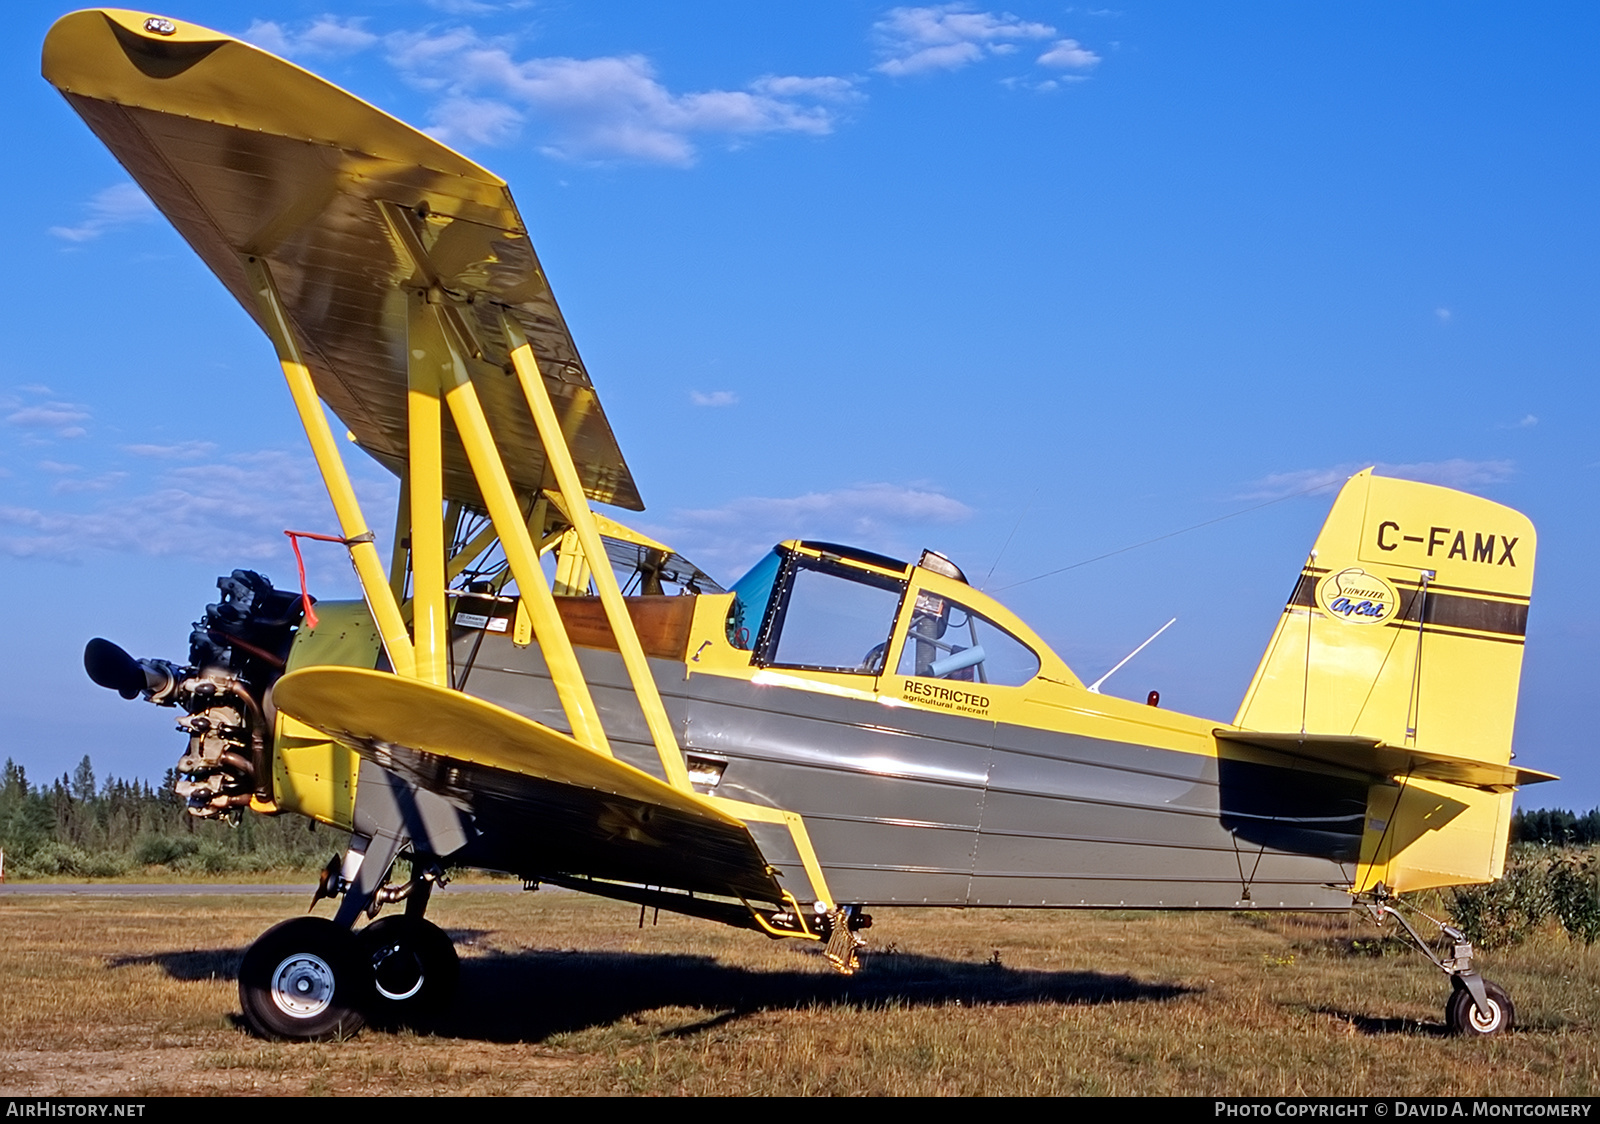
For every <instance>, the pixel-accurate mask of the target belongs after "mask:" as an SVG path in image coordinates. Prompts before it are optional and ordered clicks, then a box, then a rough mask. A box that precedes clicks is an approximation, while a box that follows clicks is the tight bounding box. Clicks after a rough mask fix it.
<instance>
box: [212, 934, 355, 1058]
mask: <svg viewBox="0 0 1600 1124" xmlns="http://www.w3.org/2000/svg"><path fill="white" fill-rule="evenodd" d="M369 981H370V975H369V973H368V971H367V969H366V965H365V964H364V963H363V961H362V958H361V953H360V950H359V949H358V948H357V947H356V939H355V937H353V936H352V935H351V934H350V932H349V930H347V929H345V928H343V927H341V926H339V925H336V924H334V923H333V922H332V921H329V920H328V919H326V918H323V917H297V918H295V919H293V920H291V921H285V922H283V923H282V924H279V925H274V926H273V927H272V928H270V929H268V930H267V931H266V932H265V933H262V934H261V936H260V937H258V938H257V939H256V942H255V944H253V945H251V946H250V948H249V950H248V951H246V952H245V954H244V961H243V963H241V964H240V965H239V1003H240V1005H241V1006H243V1008H244V1018H245V1022H246V1023H248V1024H249V1026H250V1029H251V1030H253V1031H255V1032H256V1033H257V1034H259V1035H261V1036H262V1037H264V1038H287V1039H297V1040H313V1039H323V1038H343V1037H346V1036H348V1035H351V1034H354V1033H355V1032H356V1031H358V1030H360V1029H361V1027H362V1024H363V1022H364V1021H365V1020H364V1018H363V1016H362V1010H363V1008H364V1007H365V1006H366V1005H367V1004H366V996H367V993H368V989H369V988H370V986H371V984H370V982H369Z"/></svg>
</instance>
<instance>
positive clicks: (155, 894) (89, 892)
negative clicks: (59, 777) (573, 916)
mask: <svg viewBox="0 0 1600 1124" xmlns="http://www.w3.org/2000/svg"><path fill="white" fill-rule="evenodd" d="M315 888H316V885H315V883H312V882H304V883H299V884H296V885H289V886H275V885H264V884H262V883H259V882H255V883H224V882H7V883H4V884H0V897H5V896H7V895H16V896H19V897H22V896H46V897H97V898H177V897H182V898H190V897H199V896H203V895H210V896H212V897H218V896H223V895H228V896H232V895H235V894H292V895H294V896H296V897H309V896H310V894H311V892H312V890H314V889H315ZM553 889H556V887H554V886H546V887H542V888H541V889H540V893H544V892H546V891H547V890H553ZM434 892H435V893H441V894H520V893H522V892H523V890H522V884H521V883H520V882H491V883H483V882H468V883H453V884H451V885H449V886H445V887H443V888H437V887H436V888H435V890H434Z"/></svg>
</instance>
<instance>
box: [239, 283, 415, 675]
mask: <svg viewBox="0 0 1600 1124" xmlns="http://www.w3.org/2000/svg"><path fill="white" fill-rule="evenodd" d="M241 260H242V262H243V264H244V269H245V273H246V274H247V275H248V276H249V278H250V287H251V289H253V290H254V291H255V297H256V304H257V306H258V307H259V308H260V310H261V320H262V327H264V328H265V329H266V332H267V335H268V336H270V337H271V339H272V346H273V347H274V348H275V349H276V350H277V352H278V363H279V365H280V366H281V367H282V368H283V377H284V378H285V379H287V380H288V383H289V393H290V395H291V396H292V397H293V398H294V408H295V410H296V412H297V413H299V415H300V422H301V424H302V425H304V426H305V430H306V438H307V440H309V441H310V442H311V452H312V454H313V455H314V456H315V457H316V458H317V471H318V472H320V473H321V474H322V483H323V485H324V486H325V487H326V488H327V489H328V499H329V500H330V501H332V503H333V511H334V515H335V516H337V518H338V520H339V533H340V534H342V535H343V536H344V538H345V541H346V542H347V543H349V549H350V561H351V563H352V564H353V565H354V566H355V570H356V577H357V578H359V579H360V581H361V592H362V595H363V596H365V598H366V600H367V608H369V609H371V610H372V619H373V621H374V622H375V623H376V624H377V626H378V635H379V636H381V637H382V638H383V647H384V650H385V651H387V652H388V654H389V666H391V667H393V668H394V670H395V672H396V674H399V675H404V676H407V677H412V676H415V674H416V655H415V650H414V649H413V648H412V646H411V638H410V637H409V636H407V635H406V622H405V618H404V617H403V616H401V614H400V606H399V604H398V602H397V601H396V600H395V596H394V593H393V591H392V590H391V589H390V588H389V577H388V575H387V574H385V573H384V572H383V561H382V560H381V559H380V558H379V557H378V548H377V547H376V546H375V545H374V544H373V536H372V531H371V529H370V528H369V527H368V526H367V520H366V518H365V517H364V516H363V515H362V514H361V505H360V504H359V503H357V502H356V492H355V489H354V488H353V487H351V485H350V476H349V474H348V473H346V472H345V469H344V459H343V458H342V457H341V456H340V455H339V445H338V443H337V442H336V441H335V440H334V439H333V431H332V430H331V429H330V428H329V427H328V416H327V415H326V414H325V413H323V411H322V403H321V401H320V400H319V399H318V398H317V390H316V387H314V386H313V385H312V383H311V372H310V371H309V370H308V369H307V368H306V364H305V359H304V357H302V356H301V354H300V345H299V344H297V343H296V342H295V338H294V332H293V330H292V329H291V328H290V327H289V317H288V314H287V313H286V312H285V311H284V308H283V302H282V301H280V300H279V299H278V288H277V286H276V285H274V284H273V283H272V274H271V273H270V272H268V270H267V265H266V262H264V261H262V260H261V259H260V258H258V257H255V256H253V255H244V256H243V257H242V259H241Z"/></svg>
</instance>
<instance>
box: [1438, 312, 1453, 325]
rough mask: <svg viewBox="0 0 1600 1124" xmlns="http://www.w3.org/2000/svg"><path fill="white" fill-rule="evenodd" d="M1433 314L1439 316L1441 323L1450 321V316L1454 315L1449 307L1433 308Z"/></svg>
mask: <svg viewBox="0 0 1600 1124" xmlns="http://www.w3.org/2000/svg"><path fill="white" fill-rule="evenodd" d="M1433 314H1434V315H1435V316H1437V317H1438V318H1439V323H1441V324H1448V323H1450V317H1451V315H1453V314H1452V313H1451V311H1450V310H1449V309H1448V308H1436V309H1434V310H1433Z"/></svg>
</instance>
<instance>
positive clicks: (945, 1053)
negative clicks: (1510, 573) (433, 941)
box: [0, 890, 1600, 1096]
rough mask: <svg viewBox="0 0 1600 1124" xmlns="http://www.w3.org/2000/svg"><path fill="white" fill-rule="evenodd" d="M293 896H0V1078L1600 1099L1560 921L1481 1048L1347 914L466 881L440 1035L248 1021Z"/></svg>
mask: <svg viewBox="0 0 1600 1124" xmlns="http://www.w3.org/2000/svg"><path fill="white" fill-rule="evenodd" d="M303 909H304V902H303V901H302V900H300V899H291V898H285V897H271V896H266V897H263V896H253V897H233V898H228V897H216V898H182V899H178V898H144V899H133V898H89V899H83V898H79V899H72V898H40V897H27V898H25V897H0V979H3V980H4V981H5V985H6V986H5V988H4V989H3V991H0V1093H8V1094H30V1095H38V1094H63V1095H90V1094H98V1095H130V1096H139V1095H160V1094H201V1095H207V1094H238V1095H255V1094H261V1093H268V1094H270V1093H293V1094H304V1093H310V1094H319V1093H341V1094H344V1093H363V1094H382V1093H404V1094H417V1093H445V1094H464V1093H478V1094H523V1095H527V1094H563V1093H640V1094H676V1093H690V1094H718V1093H727V1094H745V1093H761V1094H818V1093H820V1094H845V1095H851V1094H856V1095H859V1094H977V1093H993V1094H1074V1093H1080V1094H1091V1093H1092V1094H1182V1095H1211V1094H1218V1095H1223V1094H1225V1095H1277V1094H1302V1093H1303V1094H1351V1095H1380V1094H1381V1095H1402V1094H1412V1095H1418V1094H1422V1095H1474V1094H1476V1095H1499V1096H1508V1095H1527V1094H1565V1095H1595V1094H1596V1093H1600V1036H1597V1035H1596V1033H1595V1031H1596V1028H1597V1027H1600V946H1595V947H1585V946H1583V945H1581V944H1576V943H1572V942H1569V941H1568V940H1567V938H1566V937H1565V936H1564V935H1563V934H1562V933H1561V932H1560V931H1559V929H1557V930H1554V931H1550V930H1546V931H1542V932H1540V933H1538V934H1536V935H1535V936H1534V937H1533V938H1532V939H1530V940H1529V941H1528V942H1527V943H1525V944H1523V945H1521V946H1520V947H1518V948H1516V949H1513V950H1510V951H1508V952H1504V953H1498V954H1495V955H1493V956H1492V957H1490V958H1489V959H1488V960H1487V961H1486V974H1487V975H1488V976H1489V977H1490V978H1492V979H1495V980H1497V981H1498V982H1500V983H1501V984H1502V985H1504V986H1505V987H1506V989H1507V990H1508V991H1510V993H1511V996H1512V998H1513V1000H1514V1001H1515V1003H1516V1007H1517V1021H1518V1031H1517V1033H1515V1034H1513V1035H1509V1036H1505V1037H1502V1038H1499V1039H1494V1040H1489V1041H1476V1042H1473V1041H1462V1040H1459V1039H1454V1038H1450V1037H1447V1036H1446V1035H1445V1033H1444V1027H1443V1019H1442V1011H1443V1005H1444V1000H1445V998H1446V995H1447V994H1448V983H1447V981H1446V980H1445V979H1444V977H1443V976H1442V975H1440V974H1439V973H1438V972H1437V971H1436V970H1434V969H1433V968H1432V967H1431V966H1429V965H1427V964H1426V963H1425V962H1424V961H1422V960H1421V958H1420V957H1418V956H1417V955H1416V954H1414V953H1405V952H1401V951H1398V950H1394V949H1390V948H1387V947H1385V946H1383V945H1382V943H1381V942H1376V941H1374V940H1373V939H1372V937H1373V931H1372V929H1371V926H1370V924H1369V923H1367V922H1364V921H1361V920H1359V919H1357V918H1354V917H1345V916H1289V915H1286V916H1276V915H1274V916H1268V915H1261V914H1194V915H1186V914H1140V913H1044V912H1029V911H976V910H974V911H965V912H958V911H919V910H874V911H873V912H874V916H875V918H876V921H877V924H876V925H875V926H874V928H872V929H871V930H870V931H869V932H868V933H867V936H868V937H869V938H871V946H872V950H873V951H872V953H871V955H870V956H869V958H868V959H867V963H866V965H865V967H864V969H863V971H862V972H861V973H860V974H859V975H857V976H855V977H853V978H849V979H846V978H843V977H839V976H836V975H835V974H833V973H832V972H831V971H829V970H828V968H827V967H826V965H825V964H824V962H823V960H822V958H821V956H820V955H818V954H817V952H816V949H815V947H814V946H804V945H800V944H797V943H793V942H772V941H768V940H766V939H765V938H763V937H759V936H755V935H753V934H750V933H744V932H738V931H734V930H727V929H722V928H720V927H718V926H715V925H712V924H709V923H706V922H700V921H692V920H688V919H684V918H679V917H669V916H668V915H666V914H663V915H662V916H661V919H660V923H659V925H654V926H652V925H651V924H650V923H649V919H648V918H647V919H646V925H645V927H644V928H643V929H642V930H641V929H640V928H638V922H639V911H638V909H637V908H636V907H629V906H624V905H616V904H613V903H607V902H602V901H598V900H595V899H591V898H587V897H583V896H580V895H577V894H570V893H551V892H547V891H546V892H540V893H537V894H526V895H520V896H518V895H504V894H502V895H493V894H474V893H472V892H470V890H467V891H462V890H451V891H447V892H446V893H444V894H442V895H439V896H438V897H436V898H435V901H434V906H433V908H432V909H431V910H430V916H431V917H432V918H433V919H434V920H435V921H437V922H438V923H439V924H441V925H443V926H444V927H445V928H446V929H447V930H448V931H449V932H450V933H451V935H452V936H453V937H454V938H455V939H456V941H457V947H458V948H459V949H460V951H461V954H462V986H461V993H460V996H459V999H458V1001H457V1003H456V1006H455V1009H454V1011H453V1012H452V1013H451V1014H450V1015H449V1016H448V1017H447V1018H445V1019H444V1020H443V1021H442V1022H441V1023H440V1024H439V1025H438V1026H436V1027H435V1028H434V1029H433V1030H432V1031H431V1032H430V1033H427V1034H416V1033H411V1032H406V1033H401V1034H385V1033H378V1032H375V1031H371V1030H367V1031H364V1032H362V1033H361V1034H360V1035H359V1036H357V1037H355V1038H354V1039H351V1040H349V1041H345V1042H336V1043H321V1044H283V1043H268V1042H262V1041H259V1040H257V1039H255V1038H252V1037H250V1035H249V1034H248V1033H246V1032H245V1031H244V1030H243V1029H241V1028H240V1026H239V1024H238V1022H237V1013H238V1010H239V1005H238V995H237V985H236V983H235V978H234V973H235V971H236V970H237V967H238V963H239V958H240V956H241V955H242V953H243V950H244V948H245V947H246V946H247V945H248V944H249V943H250V942H251V941H252V940H253V939H254V938H255V937H256V936H257V935H258V934H259V933H260V932H261V931H262V930H264V929H265V928H267V927H268V926H269V925H271V924H273V923H274V922H276V921H279V920H282V919H283V918H285V917H288V916H293V915H295V914H296V913H298V912H300V911H301V910H303ZM328 911H329V909H328V906H327V904H326V903H324V905H323V906H322V907H320V909H319V912H324V913H326V912H328Z"/></svg>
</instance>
